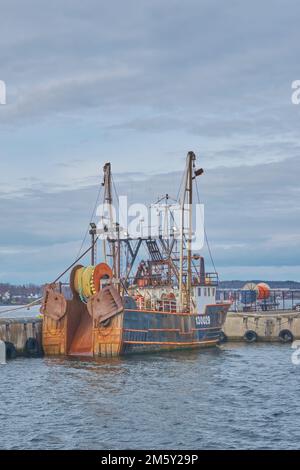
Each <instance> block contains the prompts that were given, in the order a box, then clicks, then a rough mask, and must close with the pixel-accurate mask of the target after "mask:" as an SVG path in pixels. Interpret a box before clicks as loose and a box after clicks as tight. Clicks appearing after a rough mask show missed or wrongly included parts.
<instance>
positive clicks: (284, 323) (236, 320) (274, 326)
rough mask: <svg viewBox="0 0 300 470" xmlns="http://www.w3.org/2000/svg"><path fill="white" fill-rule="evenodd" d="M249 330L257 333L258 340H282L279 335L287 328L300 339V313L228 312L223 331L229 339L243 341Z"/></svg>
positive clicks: (283, 311)
mask: <svg viewBox="0 0 300 470" xmlns="http://www.w3.org/2000/svg"><path fill="white" fill-rule="evenodd" d="M249 330H250V331H254V332H255V333H256V335H257V341H275V342H276V341H282V339H280V336H279V335H280V333H281V332H282V331H286V330H288V331H290V332H291V333H292V335H293V339H295V340H296V339H300V313H298V312H294V311H292V310H282V311H279V310H277V311H276V313H271V312H268V313H264V312H256V313H244V312H236V313H232V312H229V313H228V315H227V319H226V322H225V325H224V328H223V331H224V333H225V335H226V337H227V339H228V340H229V341H243V340H244V336H245V333H247V331H249Z"/></svg>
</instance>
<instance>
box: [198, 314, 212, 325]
mask: <svg viewBox="0 0 300 470" xmlns="http://www.w3.org/2000/svg"><path fill="white" fill-rule="evenodd" d="M196 325H200V326H209V325H210V316H209V315H198V316H197V317H196Z"/></svg>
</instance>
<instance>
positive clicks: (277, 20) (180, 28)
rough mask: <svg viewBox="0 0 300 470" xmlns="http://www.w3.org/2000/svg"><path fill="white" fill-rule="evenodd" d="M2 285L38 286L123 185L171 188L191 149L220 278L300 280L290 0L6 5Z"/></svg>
mask: <svg viewBox="0 0 300 470" xmlns="http://www.w3.org/2000/svg"><path fill="white" fill-rule="evenodd" d="M0 10H1V11H0V13H1V16H0V24H1V27H0V80H4V81H5V83H6V86H7V104H6V105H0V214H1V231H0V282H4V281H10V282H30V281H33V282H45V281H47V280H51V279H52V278H53V277H55V275H56V274H57V273H59V272H61V271H62V270H63V269H64V267H65V266H66V265H68V264H69V263H71V262H72V261H73V259H74V257H75V256H76V254H77V252H78V249H79V247H80V245H81V241H82V238H83V236H84V233H85V230H86V226H87V224H88V222H89V218H90V213H91V210H92V206H93V205H94V202H95V198H96V195H97V191H98V185H99V182H100V179H101V171H102V166H103V164H104V163H105V162H106V161H111V162H112V165H113V169H114V173H115V174H116V177H115V179H116V182H117V183H118V187H119V191H120V192H121V193H123V194H126V193H128V194H129V196H130V198H131V199H132V200H136V201H143V200H145V201H146V202H148V201H150V200H151V199H155V198H157V196H159V195H162V194H163V193H164V192H166V191H167V192H169V193H170V194H174V195H176V193H177V186H178V183H179V180H180V176H181V171H182V168H183V165H184V160H185V155H186V153H187V151H189V150H194V151H195V152H196V154H197V155H198V157H199V164H200V165H201V166H202V167H203V168H204V169H205V176H203V177H202V179H201V188H200V189H201V198H202V199H203V201H204V203H205V210H206V228H207V233H208V236H209V239H210V242H211V247H212V250H213V254H214V259H215V264H216V266H217V268H218V271H219V273H220V276H221V278H222V279H245V280H247V279H251V278H262V279H274V280H275V279H282V280H284V279H295V280H300V186H299V182H300V133H299V131H300V105H299V106H297V105H294V104H292V102H291V94H292V90H291V84H292V81H293V80H297V79H300V67H299V53H298V49H299V39H300V31H299V20H300V5H299V2H298V1H297V0H287V1H285V2H283V1H277V0H272V1H271V0H269V1H268V0H260V1H258V0H253V1H251V2H242V1H235V0H227V1H226V2H224V1H221V0H219V1H215V0H186V1H184V2H183V1H182V0H181V1H179V0H164V1H161V0H159V1H158V0H151V1H146V0H126V1H125V0H122V1H121V0H118V1H117V0H111V1H110V2H104V1H102V0H86V1H85V2H82V1H79V0H72V1H71V0H51V2H50V1H46V0H1V6H0Z"/></svg>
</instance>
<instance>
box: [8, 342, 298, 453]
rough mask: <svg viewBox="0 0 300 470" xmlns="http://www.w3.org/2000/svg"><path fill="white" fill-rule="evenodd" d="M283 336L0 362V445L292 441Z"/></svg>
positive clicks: (294, 408) (292, 400)
mask: <svg viewBox="0 0 300 470" xmlns="http://www.w3.org/2000/svg"><path fill="white" fill-rule="evenodd" d="M292 353H293V350H292V349H291V346H290V345H281V344H251V345H247V344H244V343H227V344H225V345H223V346H222V347H220V348H216V349H213V350H208V351H205V352H204V351H201V352H199V351H197V352H195V351H185V352H172V353H159V354H153V355H141V356H132V357H126V358H116V359H112V360H110V361H107V360H105V361H95V360H91V361H88V360H83V361H79V360H78V359H75V358H74V359H70V358H53V359H52V358H42V359H26V358H19V359H16V360H14V361H9V362H8V363H7V365H4V366H0V377H1V380H0V397H1V407H0V419H1V431H0V448H1V449H99V450H101V449H109V450H116V449H178V450H180V449H299V447H300V408H299V396H300V380H299V377H300V365H298V366H297V365H294V364H293V363H292V360H291V356H292Z"/></svg>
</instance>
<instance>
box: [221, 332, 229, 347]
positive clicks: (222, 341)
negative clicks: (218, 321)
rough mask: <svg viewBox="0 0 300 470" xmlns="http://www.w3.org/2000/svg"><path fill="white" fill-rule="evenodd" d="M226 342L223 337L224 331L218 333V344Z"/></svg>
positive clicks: (225, 336) (225, 338) (226, 338)
mask: <svg viewBox="0 0 300 470" xmlns="http://www.w3.org/2000/svg"><path fill="white" fill-rule="evenodd" d="M227 341H228V337H227V335H225V333H224V331H220V333H219V343H220V344H222V343H226V342H227Z"/></svg>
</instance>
